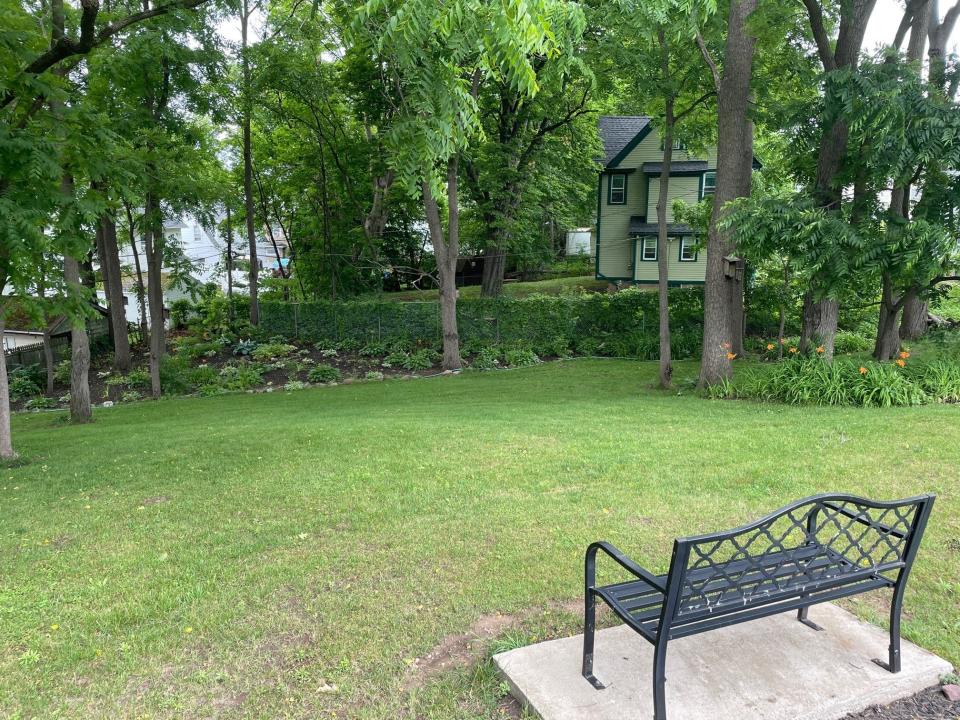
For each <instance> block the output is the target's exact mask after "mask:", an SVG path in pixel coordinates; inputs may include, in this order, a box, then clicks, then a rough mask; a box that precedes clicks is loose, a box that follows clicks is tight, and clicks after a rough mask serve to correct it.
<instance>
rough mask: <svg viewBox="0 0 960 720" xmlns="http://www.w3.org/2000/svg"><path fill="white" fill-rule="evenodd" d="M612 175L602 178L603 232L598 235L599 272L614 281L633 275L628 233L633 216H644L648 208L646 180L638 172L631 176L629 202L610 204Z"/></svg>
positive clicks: (601, 222) (629, 180)
mask: <svg viewBox="0 0 960 720" xmlns="http://www.w3.org/2000/svg"><path fill="white" fill-rule="evenodd" d="M609 192H610V176H609V175H606V174H604V175H602V176H601V181H600V232H599V234H598V248H599V254H598V261H597V272H598V275H599V276H600V277H604V278H609V279H611V280H630V279H631V278H632V277H633V268H632V263H633V259H632V258H633V239H632V238H630V236H629V235H628V234H627V232H628V229H629V226H630V216H631V215H643V213H644V212H645V210H646V207H647V194H646V182H645V179H644V177H643V175H641V174H640V173H638V172H634V173H630V174H629V175H628V176H627V202H626V204H624V205H608V204H607V198H608V197H609V195H608V193H609Z"/></svg>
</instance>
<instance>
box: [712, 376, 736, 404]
mask: <svg viewBox="0 0 960 720" xmlns="http://www.w3.org/2000/svg"><path fill="white" fill-rule="evenodd" d="M706 395H707V398H709V399H710V400H732V399H734V398H736V397H737V388H736V386H735V385H734V384H733V381H731V380H728V379H727V378H721V379H720V380H719V381H717V382H715V383H714V384H713V385H708V386H707V389H706Z"/></svg>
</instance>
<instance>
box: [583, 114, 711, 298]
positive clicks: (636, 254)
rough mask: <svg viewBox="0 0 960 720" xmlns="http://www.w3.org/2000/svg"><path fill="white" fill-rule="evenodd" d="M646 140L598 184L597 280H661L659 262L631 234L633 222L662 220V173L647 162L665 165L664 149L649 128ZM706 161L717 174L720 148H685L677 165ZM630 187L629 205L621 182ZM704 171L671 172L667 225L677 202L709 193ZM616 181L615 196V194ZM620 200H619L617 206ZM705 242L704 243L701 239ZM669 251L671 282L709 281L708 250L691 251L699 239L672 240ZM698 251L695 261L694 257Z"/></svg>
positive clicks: (695, 199) (677, 153)
mask: <svg viewBox="0 0 960 720" xmlns="http://www.w3.org/2000/svg"><path fill="white" fill-rule="evenodd" d="M640 134H641V135H642V136H643V137H642V139H641V140H640V141H639V142H638V143H636V145H635V146H634V147H633V148H632V149H631V150H629V151H628V152H627V154H626V155H625V156H624V157H623V158H622V159H620V160H619V161H618V162H615V163H611V166H610V167H607V168H606V169H605V170H604V172H603V173H601V174H600V178H599V182H598V186H597V188H598V197H597V201H598V202H597V217H598V222H597V224H598V230H597V241H596V248H595V252H596V255H597V264H596V274H597V278H599V279H605V280H611V281H623V282H632V283H638V284H653V283H656V282H657V281H658V268H657V262H656V259H654V258H651V259H647V260H644V259H643V237H639V236H637V235H636V234H631V232H630V224H631V218H633V219H634V221H635V222H636V221H638V220H640V221H642V222H644V223H654V224H655V223H656V222H657V201H658V199H659V193H660V178H659V173H646V174H645V173H644V171H643V165H644V163H660V162H662V161H663V149H662V147H661V143H660V137H659V135H658V134H657V132H655V131H651V130H649V129H645V130H644V131H642V132H641V133H640ZM687 161H706V168H707V170H708V171H709V172H711V173H714V172H715V169H716V166H717V155H716V148H710V149H709V150H707V151H706V152H703V153H688V152H687V151H686V150H685V149H680V150H674V152H673V162H674V163H682V162H687ZM618 175H620V176H622V177H623V181H622V182H623V183H624V185H625V196H626V197H625V202H622V203H617V202H616V201H617V200H618V199H619V188H620V182H621V181H620V180H616V179H614V178H615V177H616V176H618ZM703 175H704V173H703V172H683V173H678V174H673V173H671V176H670V187H669V190H668V202H667V222H668V223H673V222H674V217H673V203H674V202H675V201H676V200H683V201H685V202H687V203H690V204H694V203H696V202H698V201H699V200H700V199H701V197H702V193H703ZM611 183H613V191H614V192H613V195H611ZM611 201H614V202H611ZM700 241H701V242H702V239H701V240H700ZM668 242H669V245H668V252H669V256H670V266H669V278H670V283H671V284H686V283H689V284H695V283H702V282H703V280H704V278H705V277H706V252H705V251H704V250H701V251H700V252H695V251H693V250H692V249H691V248H692V246H694V245H695V244H696V242H695V241H694V239H693V238H687V239H686V240H681V238H679V237H670V238H669V241H668ZM681 242H684V243H686V244H687V245H688V246H690V247H689V248H688V250H687V254H686V259H684V260H681V258H680V249H681ZM691 253H692V257H691Z"/></svg>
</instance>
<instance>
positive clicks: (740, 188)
mask: <svg viewBox="0 0 960 720" xmlns="http://www.w3.org/2000/svg"><path fill="white" fill-rule="evenodd" d="M756 9H757V0H732V2H731V3H730V9H729V14H728V16H727V38H726V43H725V47H724V52H723V69H722V70H720V69H719V68H718V65H717V62H716V60H715V59H714V58H713V57H712V56H711V54H710V52H709V48H708V47H707V45H706V43H705V42H704V41H703V37H702V34H701V35H699V36H698V45H699V47H700V50H701V52H702V53H703V55H704V60H705V61H706V63H707V65H708V66H709V67H710V68H711V72H712V74H713V78H714V84H715V87H716V89H717V191H716V193H715V194H714V197H713V212H712V214H711V216H710V225H709V230H708V234H707V269H706V278H705V282H704V291H703V296H704V299H703V305H704V314H703V353H702V359H701V363H700V379H699V382H698V384H699V386H700V387H706V386H708V385H713V384H714V383H716V382H718V381H720V380H723V379H726V378H729V377H730V376H731V374H732V372H733V369H732V366H731V363H730V361H731V359H732V358H733V356H734V355H735V352H733V349H734V337H735V332H734V329H733V325H734V323H736V324H738V325H742V319H741V316H742V312H741V313H738V312H737V310H738V308H742V297H743V291H742V286H741V284H740V279H739V278H737V268H736V267H731V262H730V260H729V259H728V258H729V257H730V256H731V255H732V254H733V252H734V250H735V245H734V243H733V241H732V237H731V234H730V233H729V231H727V230H725V229H723V226H722V225H721V221H722V218H723V212H724V205H726V204H727V203H728V202H730V201H732V200H736V199H737V198H741V197H747V196H749V194H750V182H751V176H752V172H753V122H752V120H751V118H750V110H749V107H750V94H751V90H750V84H751V79H752V77H753V55H754V47H755V43H756V37H755V36H754V34H753V32H752V30H751V28H750V26H749V20H750V16H751V15H752V14H753V12H754V11H755V10H756ZM738 298H739V301H738Z"/></svg>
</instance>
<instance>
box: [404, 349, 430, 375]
mask: <svg viewBox="0 0 960 720" xmlns="http://www.w3.org/2000/svg"><path fill="white" fill-rule="evenodd" d="M437 360H439V357H438V354H437V351H436V350H433V349H431V348H424V349H422V350H417V351H416V352H412V353H410V354H409V355H407V356H406V358H405V359H404V361H403V362H402V363H401V365H402V366H403V367H404V368H405V369H407V370H429V369H430V368H432V367H433V363H434V362H436V361H437Z"/></svg>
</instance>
